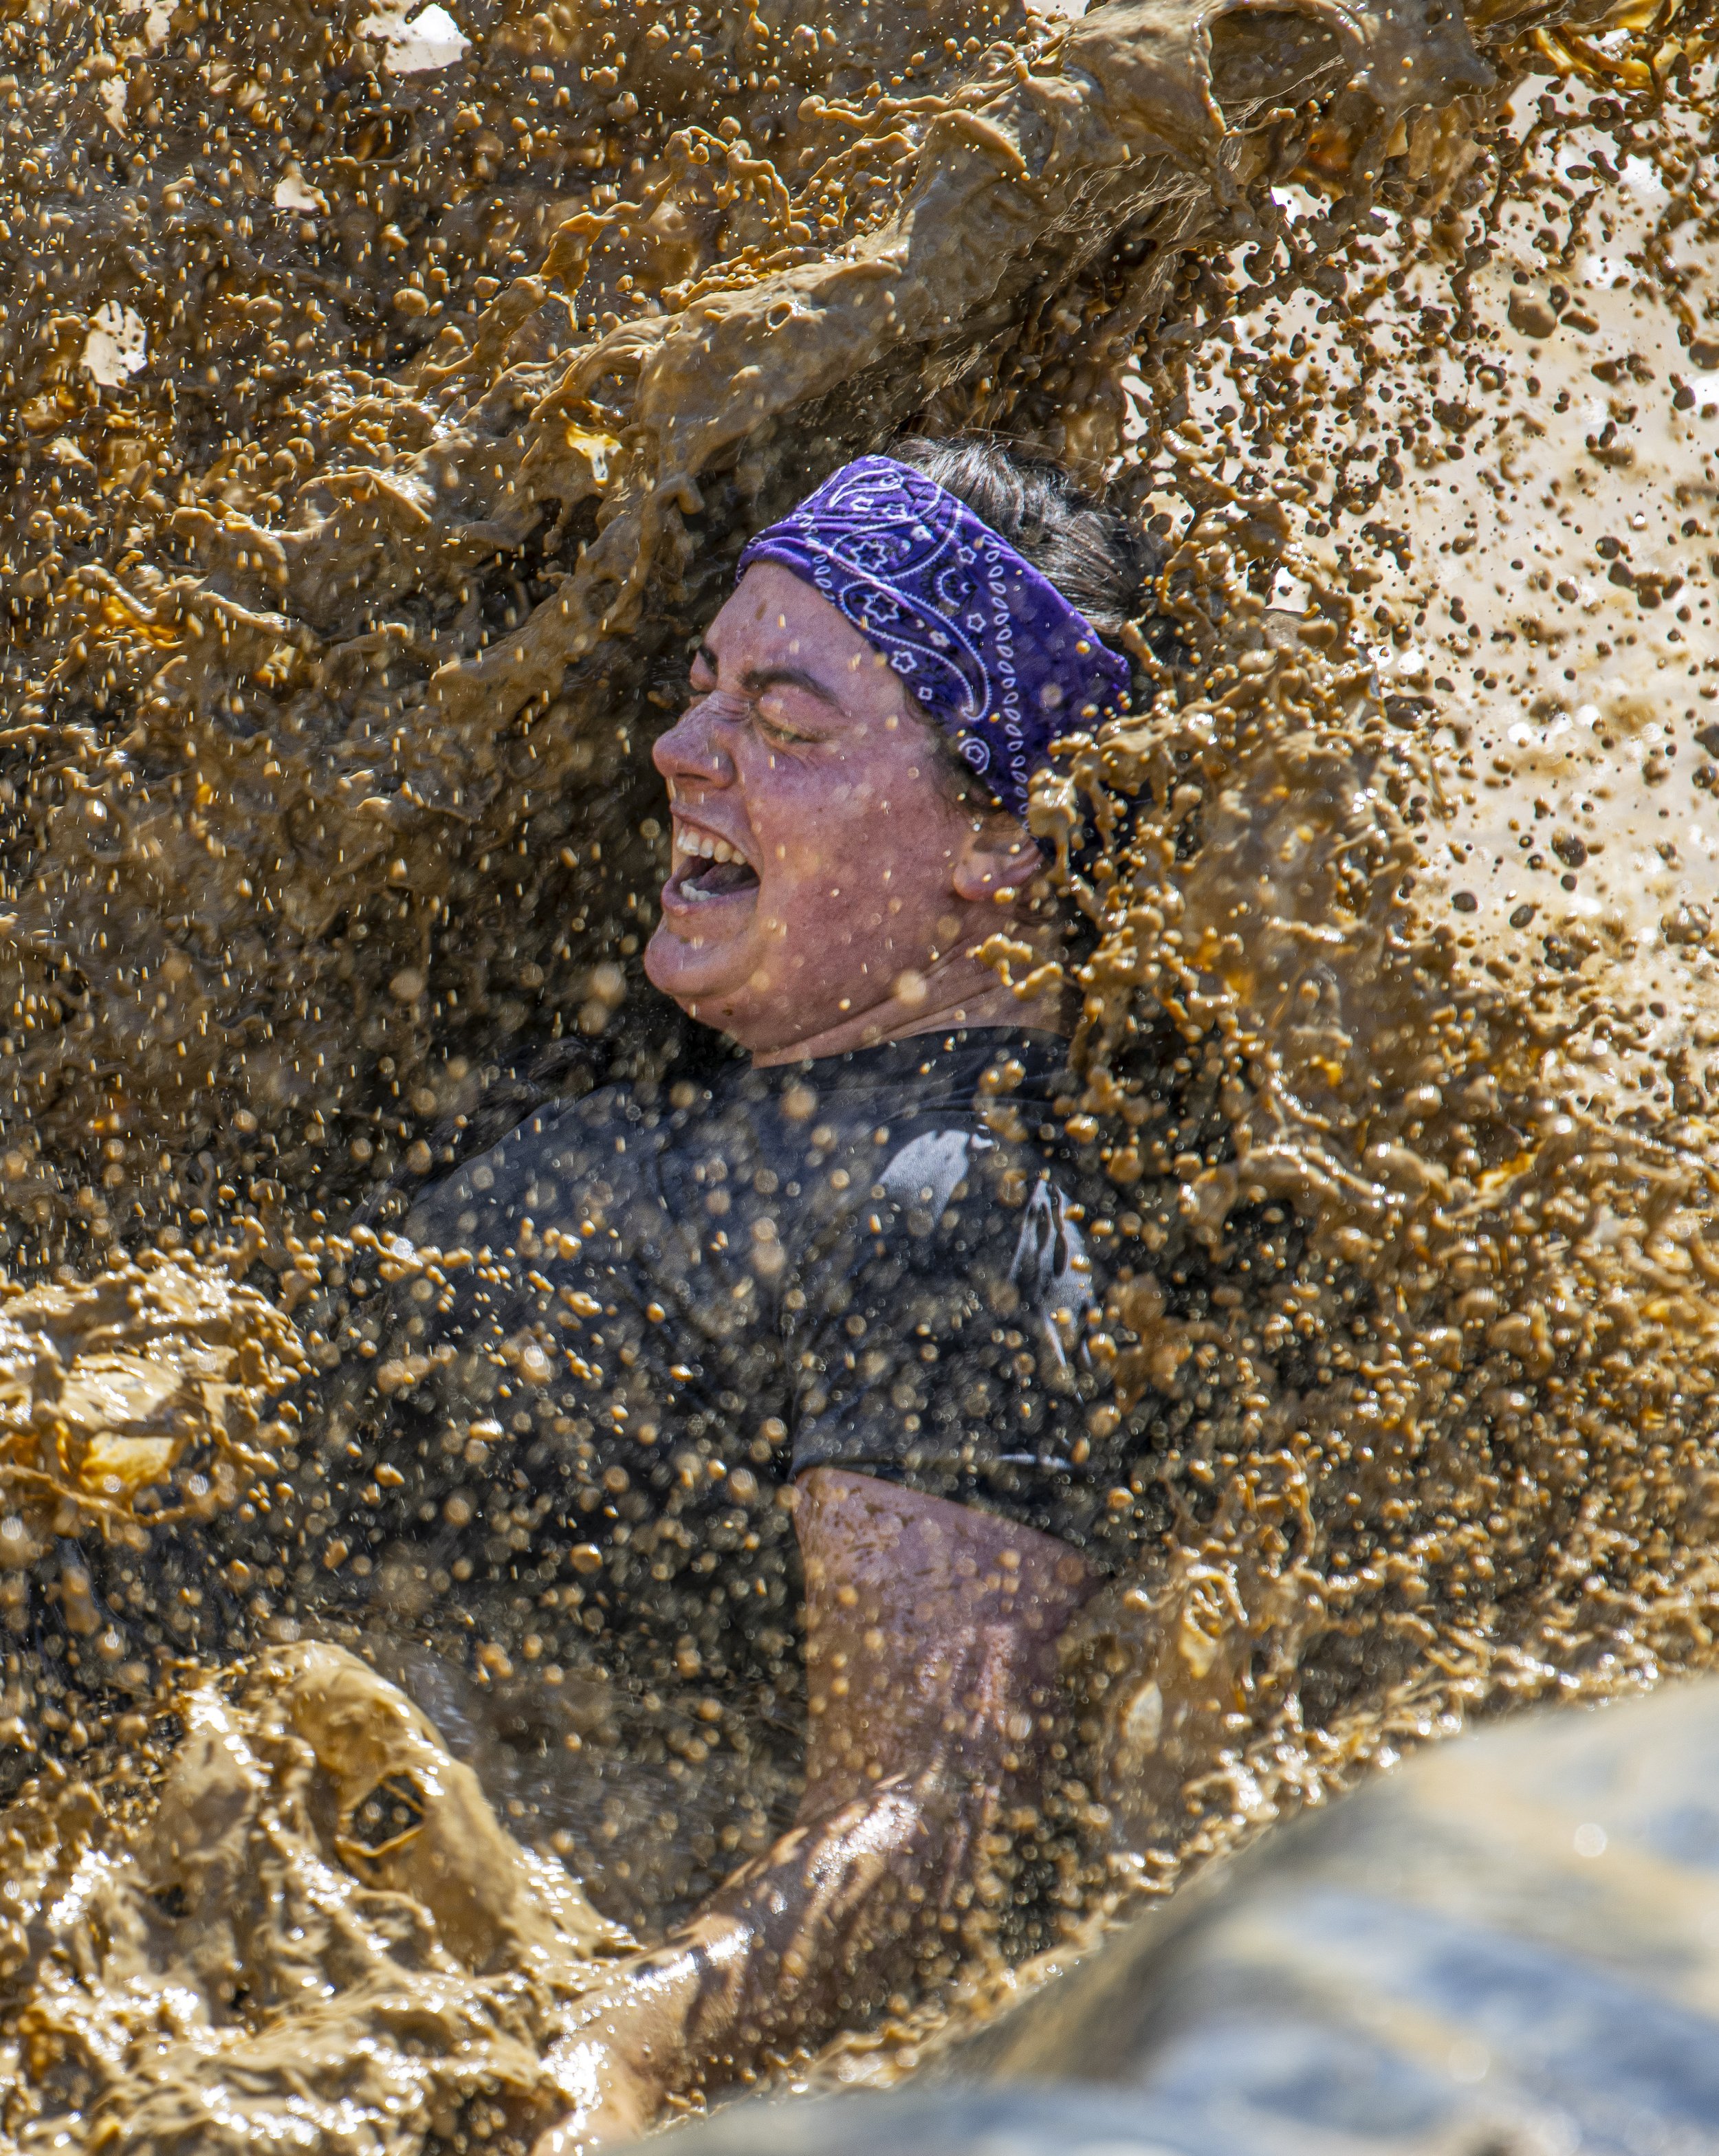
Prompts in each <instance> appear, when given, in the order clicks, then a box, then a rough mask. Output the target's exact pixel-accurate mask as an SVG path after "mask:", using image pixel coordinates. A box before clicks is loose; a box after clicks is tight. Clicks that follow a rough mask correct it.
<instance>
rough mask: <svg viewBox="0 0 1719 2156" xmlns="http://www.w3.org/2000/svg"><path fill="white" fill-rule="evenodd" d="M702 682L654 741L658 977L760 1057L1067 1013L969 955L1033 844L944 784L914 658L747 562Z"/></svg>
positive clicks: (698, 678) (698, 668)
mask: <svg viewBox="0 0 1719 2156" xmlns="http://www.w3.org/2000/svg"><path fill="white" fill-rule="evenodd" d="M692 688H693V700H692V702H691V703H690V706H688V708H687V710H686V711H685V714H684V715H683V716H682V717H681V719H680V722H679V723H678V724H677V725H675V726H672V727H671V728H670V730H669V731H668V732H667V733H665V734H664V735H663V736H662V737H661V738H660V739H659V742H657V745H656V749H655V752H654V753H655V759H656V766H657V768H658V770H659V771H660V772H661V773H662V774H663V777H664V778H665V779H666V780H667V782H668V788H669V800H670V807H671V810H672V813H673V817H674V833H675V853H674V860H673V864H672V866H671V868H670V874H669V878H668V880H667V882H666V883H665V885H664V886H663V893H662V919H661V922H660V924H659V927H658V928H657V931H656V932H655V934H654V936H653V937H651V940H650V944H649V948H648V950H647V951H646V952H645V971H646V972H647V973H649V976H650V978H651V979H652V980H653V981H654V983H655V984H656V986H657V987H658V988H661V989H662V990H663V991H664V993H665V994H667V995H670V996H672V997H674V998H675V1001H676V1002H677V1003H678V1004H680V1005H681V1006H682V1008H683V1009H685V1010H686V1011H687V1012H688V1013H689V1014H690V1015H691V1016H693V1017H695V1018H698V1019H703V1020H704V1022H705V1023H706V1024H708V1025H713V1026H717V1027H720V1028H721V1030H722V1031H723V1032H725V1033H726V1034H730V1035H731V1037H732V1038H733V1039H736V1040H737V1041H739V1042H740V1044H741V1046H742V1047H745V1048H747V1049H749V1050H751V1051H752V1058H753V1060H754V1061H755V1062H757V1063H781V1062H788V1061H791V1060H793V1059H795V1058H797V1057H799V1056H805V1055H839V1054H840V1053H841V1052H842V1051H843V1050H846V1049H852V1048H860V1047H866V1046H870V1045H871V1044H872V1043H874V1042H875V1041H880V1040H894V1039H901V1038H902V1037H903V1036H905V1035H906V1034H914V1033H924V1032H928V1031H931V1030H933V1029H936V1028H938V1027H942V1026H947V1025H958V1024H969V1025H971V1024H991V1025H1046V1026H1051V1027H1054V1026H1055V1025H1056V1024H1057V1020H1056V1017H1055V1015H1054V1013H1052V1014H1046V1013H1045V1012H1044V1011H1041V1010H1039V1009H1037V1008H1035V1007H1034V1006H1031V1005H1026V1006H1024V1005H1023V1004H1020V1003H1019V1002H1018V1001H1017V1000H1016V998H1014V996H1013V993H1012V992H1011V991H1010V990H1009V989H1008V988H1004V987H1003V985H1002V984H1001V983H1000V982H999V981H998V978H997V976H996V974H995V973H993V971H992V970H991V968H989V967H988V966H987V965H984V964H983V963H982V962H981V961H980V960H979V959H978V958H977V957H975V956H973V951H974V948H975V947H976V946H978V944H980V943H982V942H983V941H984V939H985V938H986V937H988V936H990V935H992V934H993V933H994V932H996V931H997V930H998V928H1001V927H1010V926H1011V925H1012V921H1013V916H1015V914H1016V913H1017V911H1019V906H1020V905H1021V902H1022V901H1023V899H1024V895H1025V893H1026V891H1027V889H1028V887H1029V885H1031V884H1032V883H1033V881H1034V879H1035V877H1037V876H1038V875H1039V871H1040V870H1041V868H1042V866H1043V863H1042V861H1041V859H1040V856H1039V852H1038V850H1037V848H1036V846H1035V845H1034V842H1033V840H1032V839H1031V837H1030V836H1029V834H1028V833H1027V832H1026V831H1025V830H1024V829H1023V828H1022V826H1021V825H1020V824H1019V823H1018V822H1017V821H1016V820H1015V819H1014V818H1013V817H1012V816H1009V815H1007V814H1003V812H1001V811H997V812H994V813H992V814H983V815H980V814H974V813H972V812H971V811H967V810H964V809H963V808H962V807H961V806H960V805H958V804H957V803H956V801H955V800H954V799H952V797H951V793H950V790H949V788H948V787H947V784H946V783H943V781H942V778H941V776H940V775H939V773H938V772H937V769H936V760H935V758H936V748H935V744H934V742H933V740H932V737H931V733H930V731H929V729H928V726H927V725H926V721H924V720H923V719H922V718H921V717H920V716H917V715H916V712H915V711H912V710H911V709H910V708H909V704H908V699H907V693H906V689H905V688H904V686H903V685H902V681H901V676H900V675H898V674H896V673H895V671H894V670H893V669H892V668H891V667H890V665H888V663H887V662H886V660H885V659H884V657H883V655H882V654H880V652H877V651H875V650H874V649H872V647H871V645H870V644H868V643H867V642H866V641H865V639H864V638H863V637H862V636H861V635H860V634H859V631H858V630H857V629H854V628H853V627H852V626H851V625H850V624H849V623H848V622H847V621H846V620H844V619H843V617H842V616H841V615H840V614H839V613H837V611H836V609H835V608H834V607H833V606H832V605H831V604H830V603H829V601H828V600H827V599H825V598H822V597H820V595H819V594H818V593H817V592H815V591H813V589H812V588H811V587H810V585H808V584H804V583H801V582H800V580H799V579H798V577H793V576H790V575H789V573H788V571H787V570H786V569H783V568H781V567H778V566H777V564H776V563H775V562H757V563H755V564H754V565H753V567H752V568H750V569H748V570H747V572H746V575H745V576H744V577H742V578H741V582H740V583H739V585H738V587H737V588H736V591H735V593H734V595H733V597H732V598H731V599H730V600H729V602H728V603H727V604H726V606H725V607H724V608H722V610H721V613H719V614H718V615H717V616H716V619H715V620H714V621H713V622H712V623H711V626H710V629H709V630H708V632H707V633H706V638H705V642H704V646H703V648H702V649H701V650H700V653H699V655H698V658H697V660H696V662H695V665H694V669H693V675H692ZM724 856H728V857H729V858H724ZM1016 932H1019V931H1018V929H1017V931H1016Z"/></svg>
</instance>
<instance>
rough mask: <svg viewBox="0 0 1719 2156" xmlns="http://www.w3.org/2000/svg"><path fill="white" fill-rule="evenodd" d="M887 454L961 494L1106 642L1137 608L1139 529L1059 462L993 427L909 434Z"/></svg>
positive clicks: (1115, 638) (1143, 564)
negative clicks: (1025, 450) (1022, 451)
mask: <svg viewBox="0 0 1719 2156" xmlns="http://www.w3.org/2000/svg"><path fill="white" fill-rule="evenodd" d="M888 453H889V454H890V456H892V457H894V458H895V459H896V460H897V461H898V462H899V463H901V464H904V465H912V466H913V467H914V469H915V470H916V471H922V472H923V473H924V474H925V475H926V478H927V479H931V480H936V483H937V485H939V486H941V487H942V488H943V489H944V490H945V491H946V492H947V493H950V494H952V495H955V496H956V498H957V500H961V501H964V502H965V503H966V504H967V507H968V508H969V509H970V510H972V512H973V514H974V516H978V517H981V518H983V521H985V522H986V523H987V524H988V525H989V526H990V527H991V529H992V530H993V531H994V532H996V533H997V534H998V536H999V537H1001V538H1003V539H1006V540H1008V543H1009V545H1010V546H1011V547H1013V548H1014V550H1015V552H1016V553H1018V554H1021V555H1024V556H1025V557H1026V559H1027V560H1028V561H1029V562H1031V563H1032V565H1033V567H1034V568H1035V569H1036V570H1037V571H1038V572H1039V575H1040V576H1041V577H1044V578H1046V580H1047V581H1048V582H1049V583H1053V584H1054V585H1055V586H1056V588H1057V589H1058V591H1060V593H1062V595H1063V597H1064V598H1065V599H1066V600H1067V601H1068V603H1069V604H1070V606H1072V607H1078V608H1080V612H1081V613H1084V614H1085V617H1086V619H1087V620H1088V621H1090V623H1091V624H1092V626H1093V627H1094V628H1095V629H1096V630H1097V631H1098V633H1099V634H1100V635H1101V637H1102V638H1103V639H1104V640H1105V642H1106V644H1118V643H1119V642H1120V641H1121V634H1122V624H1123V623H1124V622H1126V621H1129V620H1131V619H1133V617H1134V616H1135V615H1136V614H1137V613H1139V611H1140V604H1141V592H1142V586H1143V585H1144V583H1145V582H1146V579H1147V576H1148V574H1149V573H1150V572H1151V569H1152V563H1151V562H1150V561H1149V560H1148V557H1147V547H1146V545H1145V543H1144V542H1143V540H1142V536H1141V535H1140V534H1139V533H1137V532H1136V531H1133V530H1132V529H1131V527H1130V526H1129V525H1128V523H1127V522H1126V520H1125V519H1124V518H1123V517H1121V516H1119V515H1118V514H1117V513H1116V511H1115V510H1113V509H1107V508H1106V506H1104V504H1103V503H1102V502H1098V501H1094V500H1092V499H1091V498H1090V496H1089V495H1084V494H1082V493H1081V492H1080V489H1079V488H1078V487H1077V486H1076V485H1075V482H1074V481H1073V480H1071V479H1070V477H1069V475H1068V474H1067V473H1066V472H1065V470H1063V468H1062V466H1061V465H1059V464H1053V463H1052V462H1051V460H1050V459H1049V458H1048V457H1033V456H1023V455H1019V454H1017V453H1016V452H1015V451H1014V450H1013V449H1010V448H1009V446H1008V444H1007V443H1006V442H1004V441H1003V440H1001V439H999V438H998V436H997V435H995V434H957V435H955V436H954V437H953V438H952V439H950V440H948V441H946V442H933V441H928V440H926V439H925V437H924V436H922V435H919V434H910V435H908V436H907V437H906V439H904V440H901V441H899V442H893V443H891V444H890V449H889V452H888Z"/></svg>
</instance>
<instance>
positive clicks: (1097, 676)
mask: <svg viewBox="0 0 1719 2156" xmlns="http://www.w3.org/2000/svg"><path fill="white" fill-rule="evenodd" d="M753 562H779V563H780V564H781V566H782V567H783V568H785V569H788V570H789V571H790V572H792V573H793V575H795V576H797V577H800V578H801V579H802V580H803V582H805V583H808V584H810V585H811V586H812V587H813V589H814V590H816V591H818V592H820V593H822V594H823V596H824V598H827V599H828V600H829V603H831V605H832V606H834V608H836V609H837V611H838V612H839V613H841V614H842V615H844V617H845V618H846V619H848V620H849V621H850V622H851V623H852V624H854V628H855V629H858V630H859V634H861V635H862V636H863V637H865V639H866V641H867V642H868V643H869V644H872V645H874V646H875V649H878V650H879V651H880V652H882V653H883V654H884V656H885V658H886V659H887V660H889V662H890V665H891V666H893V667H894V668H895V671H896V672H897V673H898V674H899V675H901V677H902V679H903V680H904V681H905V682H906V685H907V688H908V690H909V691H910V692H911V694H912V695H913V696H915V697H916V699H917V700H918V701H919V702H920V703H921V704H922V705H923V706H925V710H926V716H927V717H928V718H930V719H931V720H933V721H935V722H936V724H937V725H938V726H942V728H943V730H944V731H945V732H947V733H948V734H949V735H951V736H952V738H953V740H954V742H955V744H956V749H957V753H958V754H959V756H960V757H961V759H962V762H964V763H966V764H967V766H968V767H969V768H970V769H971V770H972V771H973V772H975V773H978V776H979V777H981V778H983V780H984V781H985V783H986V784H987V785H988V786H989V787H990V788H991V790H992V792H993V793H995V794H996V796H997V798H998V800H999V801H1000V802H1002V803H1003V806H1004V807H1005V808H1009V809H1011V810H1013V813H1014V814H1016V815H1017V816H1019V817H1020V818H1021V819H1022V820H1023V821H1024V820H1025V818H1026V813H1027V794H1028V788H1029V786H1030V784H1031V783H1032V777H1033V773H1034V772H1035V771H1036V770H1037V769H1038V768H1039V766H1040V765H1041V764H1043V763H1044V762H1047V761H1048V759H1049V749H1050V744H1051V742H1053V741H1054V740H1056V739H1057V738H1058V737H1059V736H1060V735H1063V734H1069V733H1075V732H1081V731H1086V730H1087V729H1089V728H1090V727H1091V726H1095V725H1096V723H1097V722H1098V721H1099V720H1100V719H1101V718H1103V717H1106V716H1108V715H1109V714H1110V713H1111V712H1112V711H1118V710H1121V709H1122V708H1123V707H1124V705H1125V701H1126V695H1127V689H1128V680H1129V670H1128V665H1127V662H1126V660H1123V659H1121V658H1119V657H1118V656H1117V655H1116V653H1115V652H1113V651H1110V650H1107V649H1106V648H1105V646H1104V644H1101V642H1100V640H1099V636H1098V632H1097V630H1096V629H1094V628H1093V626H1092V624H1091V623H1090V621H1088V620H1087V619H1086V617H1085V615H1084V614H1082V613H1077V612H1076V610H1075V608H1073V607H1071V606H1070V604H1069V603H1068V601H1067V600H1066V599H1065V598H1063V596H1062V594H1061V593H1060V592H1059V591H1058V590H1057V589H1056V588H1055V586H1054V584H1052V583H1049V581H1048V580H1047V579H1046V578H1045V577H1042V576H1040V574H1039V572H1038V570H1036V569H1035V568H1034V567H1033V566H1032V564H1031V562H1028V561H1027V560H1025V559H1024V557H1022V556H1021V555H1019V554H1018V553H1016V552H1015V550H1014V549H1013V547H1011V546H1010V545H1009V544H1008V542H1007V541H1006V540H1004V539H1002V538H1000V537H999V536H998V534H997V533H996V532H994V531H993V530H992V529H991V527H990V526H989V525H988V524H986V523H984V522H983V521H981V520H980V519H979V518H978V516H975V515H974V514H973V512H972V510H970V509H969V508H968V507H967V504H966V503H965V502H964V501H961V500H957V498H956V496H955V495H952V494H950V493H948V492H947V491H946V490H945V489H943V488H942V487H941V486H939V485H937V484H936V481H935V480H931V479H928V478H926V475H925V474H924V473H923V472H921V471H916V470H914V468H913V466H912V465H903V464H897V463H896V462H895V459H894V458H893V457H861V458H859V459H858V460H857V461H856V462H855V463H854V464H850V465H844V466H843V468H842V470H840V471H839V472H837V473H835V474H834V476H833V477H832V478H829V479H827V480H825V481H824V484H823V485H822V486H820V487H819V488H818V490H817V491H816V492H815V493H813V494H809V495H807V497H806V499H805V500H803V502H802V503H801V504H800V505H799V506H798V508H797V509H795V510H794V511H792V512H791V513H790V514H789V515H788V516H785V517H783V520H782V521H781V522H780V523H779V524H772V525H771V526H769V527H768V529H767V530H766V531H761V532H760V533H759V534H758V536H757V538H756V539H754V540H753V541H752V544H751V545H750V546H749V547H747V550H746V552H744V553H743V554H742V555H741V557H740V568H741V572H742V573H743V572H745V571H746V570H747V568H748V567H751V565H752V563H753Z"/></svg>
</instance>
